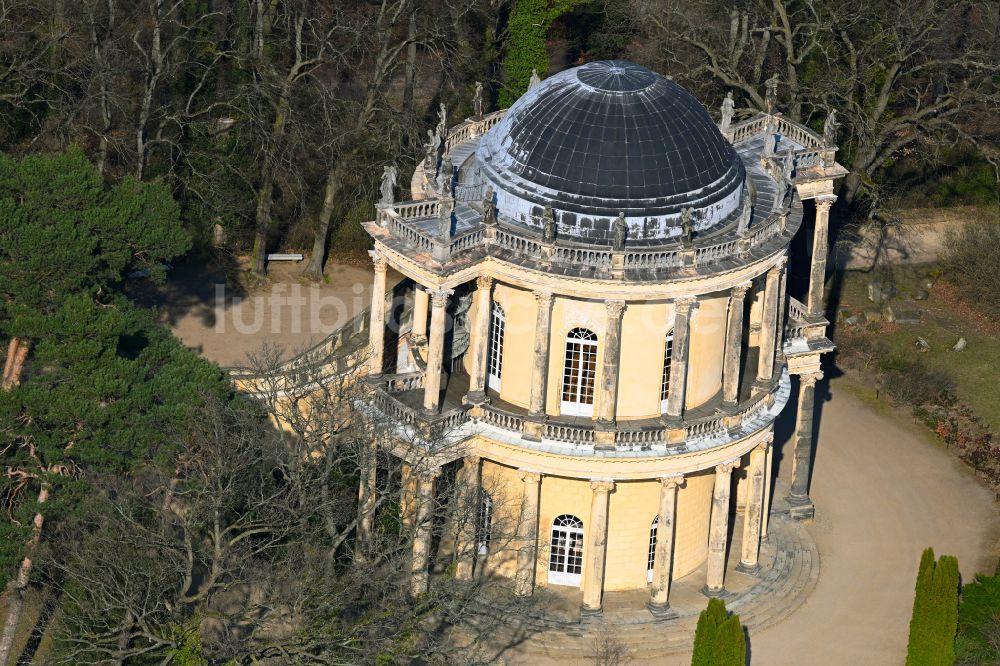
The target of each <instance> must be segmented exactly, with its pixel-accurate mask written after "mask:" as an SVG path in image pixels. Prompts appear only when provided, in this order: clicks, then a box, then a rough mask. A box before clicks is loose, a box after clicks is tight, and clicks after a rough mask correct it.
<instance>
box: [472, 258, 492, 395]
mask: <svg viewBox="0 0 1000 666" xmlns="http://www.w3.org/2000/svg"><path fill="white" fill-rule="evenodd" d="M492 294H493V278H491V277H490V276H488V275H482V276H480V277H478V278H476V295H475V299H476V320H475V321H474V322H473V324H472V343H471V345H472V349H471V350H470V351H471V352H472V372H471V373H470V380H469V394H468V400H469V402H471V403H473V404H481V403H482V402H484V401H485V400H486V353H487V352H488V351H489V339H490V315H491V314H492V313H491V310H492V309H493V299H492Z"/></svg>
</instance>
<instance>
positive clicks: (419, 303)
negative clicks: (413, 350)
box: [411, 284, 428, 345]
mask: <svg viewBox="0 0 1000 666" xmlns="http://www.w3.org/2000/svg"><path fill="white" fill-rule="evenodd" d="M427 301H428V296H427V290H426V289H424V288H423V287H421V286H420V285H419V284H418V285H415V286H414V288H413V326H412V328H411V330H412V331H413V343H414V344H415V345H424V344H427Z"/></svg>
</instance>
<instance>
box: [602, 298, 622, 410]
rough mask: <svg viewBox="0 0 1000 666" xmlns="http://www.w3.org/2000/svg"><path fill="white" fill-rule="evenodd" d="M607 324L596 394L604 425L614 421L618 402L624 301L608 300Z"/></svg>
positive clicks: (606, 305)
mask: <svg viewBox="0 0 1000 666" xmlns="http://www.w3.org/2000/svg"><path fill="white" fill-rule="evenodd" d="M604 305H605V308H606V310H607V324H606V326H605V328H604V344H603V350H602V351H603V353H602V354H601V393H600V395H599V396H598V400H597V407H598V421H599V422H600V423H601V424H602V425H604V426H612V425H613V424H614V422H615V410H616V406H617V403H618V359H619V358H620V356H621V342H622V315H623V314H624V312H625V301H608V302H607V303H605V304H604Z"/></svg>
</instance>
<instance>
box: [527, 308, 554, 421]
mask: <svg viewBox="0 0 1000 666" xmlns="http://www.w3.org/2000/svg"><path fill="white" fill-rule="evenodd" d="M535 301H536V302H537V303H538V309H537V314H536V316H535V353H534V356H533V361H532V365H531V397H530V400H529V403H528V413H529V416H530V417H532V418H530V419H526V420H525V427H526V428H529V427H531V426H529V422H530V421H535V422H539V421H541V420H542V419H544V418H545V394H546V392H547V390H548V383H549V337H550V335H551V332H552V331H551V328H552V293H551V292H548V291H536V292H535ZM525 437H526V438H528V439H540V438H541V431H540V430H539V431H538V432H535V431H534V430H532V431H528V430H526V431H525Z"/></svg>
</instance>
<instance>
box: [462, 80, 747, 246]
mask: <svg viewBox="0 0 1000 666" xmlns="http://www.w3.org/2000/svg"><path fill="white" fill-rule="evenodd" d="M477 158H478V161H479V162H480V164H481V165H483V167H484V170H485V172H486V174H487V177H488V178H489V180H491V181H493V182H494V184H495V185H496V186H497V187H498V188H500V189H503V190H507V191H508V192H510V193H511V194H515V193H516V196H517V197H518V198H521V199H526V200H527V201H530V202H532V203H534V204H536V205H544V204H545V203H546V202H549V201H554V202H555V203H554V204H553V205H554V206H555V207H556V208H557V209H561V210H564V211H568V212H572V213H577V214H583V215H593V216H597V217H601V216H612V217H613V216H615V215H617V213H618V211H619V210H625V211H626V216H627V217H629V218H630V219H631V220H636V219H637V218H638V219H642V218H648V217H649V216H662V215H668V216H675V215H676V214H678V213H679V212H680V209H681V208H683V207H686V206H692V207H694V208H695V209H696V220H700V221H701V224H698V225H697V226H698V227H700V228H704V227H708V226H713V225H714V223H715V222H717V221H718V220H719V219H721V218H722V217H724V216H725V215H727V214H729V213H730V212H732V210H733V209H734V208H735V204H736V203H737V201H738V198H739V194H738V191H739V190H740V189H741V187H742V184H743V179H744V175H745V171H744V168H743V165H742V163H741V161H740V159H739V157H738V155H737V154H736V151H735V150H734V149H733V147H732V146H731V145H730V144H729V142H728V141H726V140H725V138H724V137H723V136H722V134H721V133H720V132H719V130H718V128H717V127H716V125H715V123H714V122H713V121H712V118H711V117H710V116H709V115H708V113H707V112H706V111H705V109H704V108H703V107H702V106H701V104H700V103H699V102H698V100H696V99H695V98H694V97H693V96H692V95H691V94H690V93H688V92H687V91H686V90H684V89H683V88H682V87H681V86H679V85H677V84H676V83H674V82H673V81H670V80H668V79H666V78H664V77H663V76H660V75H659V74H656V73H654V72H652V71H650V70H649V69H646V68H645V67H642V66H640V65H636V64H633V63H629V62H623V61H602V62H592V63H588V64H586V65H583V66H581V67H577V68H574V69H569V70H565V71H562V72H559V73H558V74H555V75H553V76H551V77H549V78H547V79H546V80H544V81H543V82H542V83H541V85H539V86H536V87H535V88H534V89H532V90H530V91H528V92H527V93H526V94H525V95H524V96H522V97H521V98H520V99H519V100H518V101H517V102H515V103H514V105H513V106H511V108H510V110H509V111H508V113H507V115H506V117H505V118H504V119H503V120H502V121H501V122H500V123H498V124H497V126H496V127H494V128H493V129H492V130H490V132H488V133H487V135H486V136H485V137H484V140H483V141H482V143H481V144H480V147H479V150H478V153H477ZM734 194H735V195H736V196H735V198H734V196H733V195H734ZM518 208H522V207H521V206H519V207H518ZM501 209H503V205H502V203H501ZM699 211H700V212H701V214H700V215H699V214H698V213H699ZM511 212H514V211H511ZM655 235H657V236H659V235H660V234H655ZM667 235H671V234H669V233H668V234H667Z"/></svg>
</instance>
